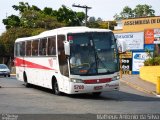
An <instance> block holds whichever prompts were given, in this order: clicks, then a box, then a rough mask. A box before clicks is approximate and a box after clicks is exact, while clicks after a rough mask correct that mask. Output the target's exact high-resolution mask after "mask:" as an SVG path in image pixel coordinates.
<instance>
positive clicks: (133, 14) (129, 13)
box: [114, 4, 155, 20]
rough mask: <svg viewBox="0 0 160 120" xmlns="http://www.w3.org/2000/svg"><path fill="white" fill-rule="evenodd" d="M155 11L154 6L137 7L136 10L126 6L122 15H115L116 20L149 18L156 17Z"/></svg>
mask: <svg viewBox="0 0 160 120" xmlns="http://www.w3.org/2000/svg"><path fill="white" fill-rule="evenodd" d="M154 13H155V11H154V10H153V9H152V6H150V5H147V4H144V5H140V4H139V5H137V6H136V7H135V8H134V9H132V8H130V7H129V6H125V7H124V8H123V10H122V12H120V14H117V13H116V14H115V15H114V18H115V20H120V19H127V18H139V17H147V16H155V14H154Z"/></svg>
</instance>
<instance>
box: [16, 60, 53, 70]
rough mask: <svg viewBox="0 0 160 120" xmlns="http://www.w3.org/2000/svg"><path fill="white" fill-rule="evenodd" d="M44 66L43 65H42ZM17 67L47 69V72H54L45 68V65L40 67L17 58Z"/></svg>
mask: <svg viewBox="0 0 160 120" xmlns="http://www.w3.org/2000/svg"><path fill="white" fill-rule="evenodd" d="M42 64H43V63H42ZM15 66H18V67H27V68H37V69H46V70H54V69H51V68H49V67H46V66H43V65H39V64H36V63H33V62H29V61H26V60H23V59H20V58H16V59H15Z"/></svg>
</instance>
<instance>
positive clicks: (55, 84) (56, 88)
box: [52, 80, 61, 95]
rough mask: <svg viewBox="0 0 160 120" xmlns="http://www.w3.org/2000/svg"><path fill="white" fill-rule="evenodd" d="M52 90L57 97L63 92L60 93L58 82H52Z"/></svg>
mask: <svg viewBox="0 0 160 120" xmlns="http://www.w3.org/2000/svg"><path fill="white" fill-rule="evenodd" d="M52 90H53V93H54V94H55V95H60V94H61V92H60V91H59V87H58V82H57V80H53V82H52Z"/></svg>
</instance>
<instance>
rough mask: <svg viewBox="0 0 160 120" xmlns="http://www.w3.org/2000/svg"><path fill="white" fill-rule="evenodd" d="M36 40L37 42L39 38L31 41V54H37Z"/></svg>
mask: <svg viewBox="0 0 160 120" xmlns="http://www.w3.org/2000/svg"><path fill="white" fill-rule="evenodd" d="M38 42H39V40H33V41H32V56H37V55H38Z"/></svg>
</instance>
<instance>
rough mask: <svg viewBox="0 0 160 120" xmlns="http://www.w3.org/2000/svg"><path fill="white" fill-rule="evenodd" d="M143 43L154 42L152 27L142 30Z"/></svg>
mask: <svg viewBox="0 0 160 120" xmlns="http://www.w3.org/2000/svg"><path fill="white" fill-rule="evenodd" d="M144 37H145V44H153V42H154V29H147V30H145V31H144Z"/></svg>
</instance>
